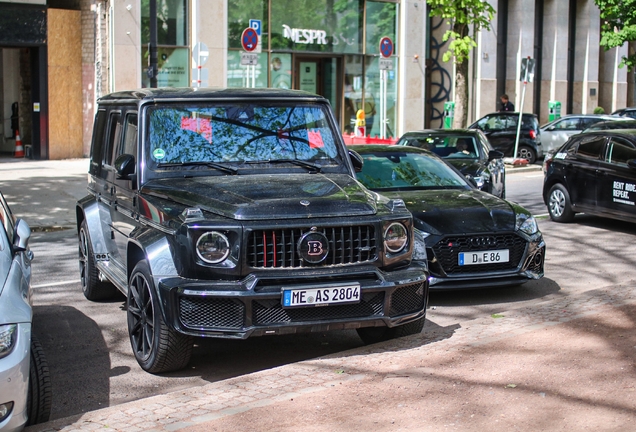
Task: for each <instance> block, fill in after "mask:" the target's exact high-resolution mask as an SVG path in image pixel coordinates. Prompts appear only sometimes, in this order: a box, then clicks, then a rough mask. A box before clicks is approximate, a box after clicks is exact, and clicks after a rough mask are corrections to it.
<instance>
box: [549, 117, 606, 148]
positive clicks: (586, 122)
mask: <svg viewBox="0 0 636 432" xmlns="http://www.w3.org/2000/svg"><path fill="white" fill-rule="evenodd" d="M616 119H617V117H616V116H613V115H603V114H568V115H565V116H563V117H561V118H558V119H556V120H554V121H552V122H550V123H547V124H545V125H543V126H541V145H542V146H543V152H544V153H549V152H550V151H553V150H556V149H558V148H559V147H561V146H562V145H563V144H564V143H565V142H566V141H567V140H568V138H570V136H572V135H574V134H577V133H581V132H582V131H583V130H584V129H587V128H588V127H590V126H592V125H593V124H594V123H598V122H600V121H603V120H616Z"/></svg>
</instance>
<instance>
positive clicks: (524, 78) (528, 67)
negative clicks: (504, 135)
mask: <svg viewBox="0 0 636 432" xmlns="http://www.w3.org/2000/svg"><path fill="white" fill-rule="evenodd" d="M533 80H534V59H532V58H530V57H528V58H524V59H521V74H520V75H519V81H521V82H523V90H522V91H521V105H520V106H519V122H518V123H517V138H516V139H515V152H514V154H513V155H512V159H513V163H514V160H516V159H517V152H518V151H519V137H520V136H521V122H522V120H523V104H524V102H525V99H526V86H527V84H528V83H529V82H532V81H533Z"/></svg>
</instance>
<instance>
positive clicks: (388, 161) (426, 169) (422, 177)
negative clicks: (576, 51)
mask: <svg viewBox="0 0 636 432" xmlns="http://www.w3.org/2000/svg"><path fill="white" fill-rule="evenodd" d="M361 156H362V159H363V160H364V165H363V167H362V171H361V172H359V173H357V174H356V178H357V179H358V180H359V181H360V182H361V183H362V184H363V185H365V186H366V187H368V188H369V189H372V190H382V189H440V188H444V189H447V188H451V189H457V188H459V189H465V188H468V187H469V186H468V184H467V183H466V181H465V180H464V178H463V177H462V176H461V175H460V174H458V173H457V172H455V171H454V170H453V169H452V168H450V167H449V166H448V165H446V164H445V163H444V162H442V161H441V160H439V159H437V158H434V157H431V156H428V155H426V154H424V153H411V152H401V151H399V150H396V151H391V152H387V151H378V152H377V153H363V154H361Z"/></svg>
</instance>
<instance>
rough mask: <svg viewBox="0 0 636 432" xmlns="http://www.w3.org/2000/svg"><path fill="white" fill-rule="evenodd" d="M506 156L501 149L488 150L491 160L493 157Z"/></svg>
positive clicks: (500, 157)
mask: <svg viewBox="0 0 636 432" xmlns="http://www.w3.org/2000/svg"><path fill="white" fill-rule="evenodd" d="M503 157H504V154H503V152H501V151H499V150H490V151H489V152H488V161H489V162H490V161H491V160H493V159H502V158H503Z"/></svg>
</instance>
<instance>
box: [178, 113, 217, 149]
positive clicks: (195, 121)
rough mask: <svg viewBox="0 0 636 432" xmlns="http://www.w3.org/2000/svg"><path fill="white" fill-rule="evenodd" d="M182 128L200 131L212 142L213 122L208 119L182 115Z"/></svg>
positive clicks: (200, 133)
mask: <svg viewBox="0 0 636 432" xmlns="http://www.w3.org/2000/svg"><path fill="white" fill-rule="evenodd" d="M181 129H183V130H187V131H190V132H194V133H198V134H199V135H201V136H202V137H203V138H205V140H206V141H207V142H209V143H210V144H212V123H210V120H208V119H203V118H190V117H181Z"/></svg>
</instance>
